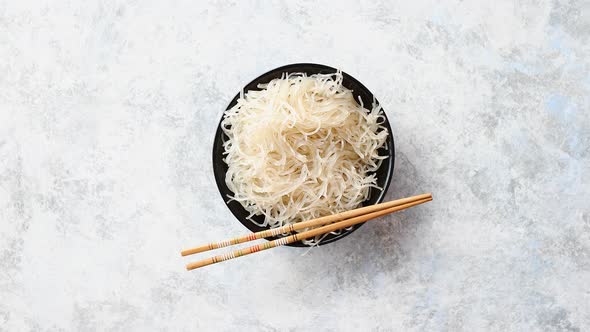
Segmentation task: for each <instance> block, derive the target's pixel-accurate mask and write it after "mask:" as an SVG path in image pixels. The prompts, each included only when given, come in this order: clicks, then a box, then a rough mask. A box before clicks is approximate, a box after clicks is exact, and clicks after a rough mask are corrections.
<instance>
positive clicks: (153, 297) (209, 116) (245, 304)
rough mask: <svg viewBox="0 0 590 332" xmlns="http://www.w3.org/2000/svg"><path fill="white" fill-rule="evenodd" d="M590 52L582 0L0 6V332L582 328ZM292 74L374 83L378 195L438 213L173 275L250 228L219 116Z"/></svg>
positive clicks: (413, 213) (589, 244)
mask: <svg viewBox="0 0 590 332" xmlns="http://www.w3.org/2000/svg"><path fill="white" fill-rule="evenodd" d="M589 45H590V3H589V2H587V1H586V2H584V1H571V2H562V1H555V2H547V1H514V2H510V1H477V2H476V1H458V2H451V1H448V2H447V1H445V2H444V3H443V2H440V1H437V0H431V1H399V2H397V3H393V2H388V1H383V2H379V1H360V2H358V1H341V2H334V5H330V6H328V5H326V4H319V3H314V2H311V1H283V2H268V1H235V2H231V1H217V2H211V3H206V2H202V1H180V2H178V1H104V2H103V1H89V2H81V1H59V2H45V1H35V2H30V3H26V2H21V1H2V2H0V59H1V61H0V331H27V330H33V331H60V330H78V331H93V330H96V331H103V330H120V331H130V330H135V331H150V330H170V331H180V330H192V331H208V330H211V331H213V330H215V331H311V330H314V331H399V330H423V331H433V330H434V331H436V330H441V331H444V330H450V331H459V330H465V331H473V330H496V331H504V330H521V331H540V330H545V331H584V330H586V331H588V330H589V329H590V304H589V303H590V208H589V206H590V97H589V96H590V75H589V72H590V46H589ZM294 62H317V63H323V64H327V65H331V66H336V67H340V68H341V69H343V70H344V71H346V72H348V73H350V74H351V75H353V76H355V77H356V78H358V79H359V80H360V81H361V82H363V83H364V84H365V85H366V86H367V87H369V88H370V89H371V90H372V91H373V92H374V94H375V95H376V96H377V98H379V99H380V101H381V102H382V104H383V106H384V108H385V110H386V111H387V114H388V116H389V117H390V119H391V122H392V127H393V130H394V134H395V139H396V148H397V155H396V162H395V167H396V168H395V174H394V179H393V182H392V185H391V188H390V190H389V193H388V197H389V198H391V199H393V198H399V197H405V196H409V195H413V194H418V193H422V192H429V191H431V192H433V193H434V196H435V200H434V201H433V202H432V203H429V204H427V205H424V206H421V207H417V208H414V209H412V210H409V211H406V212H403V213H398V214H396V215H394V216H392V217H390V218H389V219H388V220H387V221H385V220H382V221H380V222H374V223H371V224H368V225H366V226H364V227H362V228H361V229H360V230H359V231H357V232H356V233H355V234H353V235H351V236H349V237H347V238H345V239H343V240H341V241H338V242H336V243H333V244H330V245H326V246H324V247H320V248H315V249H313V250H310V251H309V252H306V250H302V249H294V248H280V249H276V250H271V251H268V252H265V253H259V254H256V255H254V256H250V257H247V258H240V259H238V260H235V261H233V262H231V263H225V264H218V265H215V266H210V267H208V268H205V269H202V270H197V271H193V272H191V273H189V272H186V271H184V264H186V263H187V262H188V260H185V259H182V258H181V257H180V256H179V250H180V249H182V248H185V247H188V246H191V245H194V244H201V243H203V242H208V241H210V240H218V239H222V238H224V237H226V236H227V235H228V234H232V235H233V234H241V233H244V231H245V228H244V227H243V226H242V225H241V224H239V223H238V222H237V221H236V220H235V219H234V217H233V216H232V215H231V214H230V212H229V210H228V209H227V208H226V207H225V205H224V204H223V201H222V199H221V197H220V196H219V194H218V192H217V190H216V186H215V183H214V179H213V173H212V167H211V162H210V159H211V158H210V153H211V146H212V140H213V134H214V131H215V127H216V125H217V122H218V120H219V118H220V116H221V114H222V111H223V109H224V107H225V106H226V105H227V103H228V102H229V100H230V99H231V98H232V97H233V95H234V94H235V93H236V92H237V91H238V90H239V89H240V87H241V86H243V85H244V84H245V83H247V82H249V81H250V80H251V79H253V78H255V77H256V76H258V75H259V74H261V73H262V72H265V71H267V70H270V69H272V68H275V67H278V66H281V65H284V64H288V63H294Z"/></svg>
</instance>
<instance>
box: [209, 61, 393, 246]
mask: <svg viewBox="0 0 590 332" xmlns="http://www.w3.org/2000/svg"><path fill="white" fill-rule="evenodd" d="M335 72H336V69H335V68H332V67H329V66H325V65H320V64H314V63H296V64H291V65H286V66H282V67H279V68H276V69H273V70H271V71H269V72H266V73H264V74H262V75H260V76H258V77H257V78H255V79H254V80H253V81H252V82H250V83H248V84H247V85H246V86H245V87H244V88H243V91H244V92H246V91H248V90H260V89H259V88H258V84H263V83H268V82H270V81H271V80H273V79H275V78H281V75H283V74H284V73H306V74H307V75H313V74H331V73H335ZM342 76H343V81H342V84H343V85H344V86H345V87H346V88H348V89H350V90H352V92H353V94H354V96H355V99H356V100H358V98H359V97H360V98H361V99H362V101H363V104H364V105H372V103H373V100H375V102H377V103H378V101H377V100H376V99H374V96H373V94H372V93H371V91H369V89H367V88H366V87H365V86H364V85H363V84H361V83H360V82H359V81H358V80H356V79H355V78H354V77H352V76H350V75H348V74H347V73H345V72H342ZM239 97H240V93H239V92H238V93H237V94H236V96H235V97H234V98H233V99H232V100H231V102H230V103H229V105H228V106H227V108H226V110H227V109H230V108H232V107H233V106H234V105H236V103H237V101H238V98H239ZM222 120H223V116H222V118H221V120H220V121H219V124H218V126H217V132H216V133H215V140H214V142H213V172H214V174H215V182H216V183H217V187H218V188H219V193H220V194H221V197H222V198H223V201H224V202H225V204H226V205H227V207H228V208H229V210H230V211H231V212H232V213H233V215H234V216H235V217H236V218H237V219H238V220H239V221H240V222H241V223H242V224H243V225H244V226H246V228H248V229H249V230H250V231H252V232H260V231H264V230H267V229H269V227H261V226H258V225H256V224H255V223H253V222H252V221H250V220H249V219H247V216H248V215H249V213H248V212H247V211H246V210H245V209H244V208H243V207H242V205H241V204H240V203H239V202H236V201H232V200H230V199H229V197H228V195H231V194H232V192H231V191H230V190H229V189H228V188H227V185H226V184H225V174H226V173H227V169H228V166H227V164H226V163H225V162H224V161H223V152H224V148H223V142H224V141H226V140H227V139H228V137H227V136H226V135H225V133H224V132H223V130H222V129H221V121H222ZM383 125H384V126H385V128H387V130H388V132H389V135H388V136H387V141H386V143H385V144H386V147H387V148H382V149H381V150H380V151H379V154H381V155H385V154H387V155H388V156H389V158H387V159H385V160H384V161H383V163H382V164H381V167H380V168H379V169H378V170H377V171H376V172H375V173H376V177H377V185H378V186H379V187H381V188H383V190H382V191H380V190H376V189H374V188H371V189H370V192H369V198H368V199H367V200H366V201H364V202H363V206H366V205H373V204H377V203H380V202H382V201H383V199H384V197H385V194H386V193H387V189H388V187H389V183H390V182H391V177H392V175H393V165H394V158H395V149H394V143H393V133H392V131H391V126H390V125H389V121H388V119H387V116H385V122H384V123H383ZM252 219H255V220H256V221H258V222H262V220H263V217H261V216H253V217H252ZM362 225H363V224H358V225H355V226H353V227H352V228H351V229H350V230H343V231H341V232H340V233H339V234H328V235H327V236H326V237H324V239H323V240H322V241H321V242H320V244H321V245H323V244H327V243H331V242H334V241H336V240H339V239H341V238H343V237H345V236H347V235H349V234H350V233H352V232H354V231H355V230H356V229H358V228H359V227H360V226H362ZM275 238H276V237H269V238H266V239H267V240H274V239H275ZM288 246H291V247H307V245H305V244H303V243H301V242H296V243H292V244H288Z"/></svg>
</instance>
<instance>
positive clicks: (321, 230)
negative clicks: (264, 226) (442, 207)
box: [186, 195, 432, 271]
mask: <svg viewBox="0 0 590 332" xmlns="http://www.w3.org/2000/svg"><path fill="white" fill-rule="evenodd" d="M431 200H432V196H431V195H430V197H427V198H423V199H418V200H414V201H411V202H409V203H405V204H401V205H397V206H393V207H390V208H386V209H384V210H380V211H375V212H371V213H367V214H363V215H360V216H356V217H353V218H350V219H347V220H344V221H340V222H336V223H333V224H330V225H326V226H322V227H318V228H315V229H312V230H309V231H305V232H302V233H297V234H292V235H289V236H286V237H283V238H280V239H277V240H273V241H269V242H266V243H263V244H258V245H255V246H251V247H248V248H246V249H239V250H235V251H232V252H228V253H226V254H223V255H218V256H214V257H210V258H207V259H203V260H200V261H197V262H193V263H190V264H188V265H187V266H186V269H187V270H188V271H190V270H193V269H196V268H200V267H203V266H207V265H211V264H215V263H219V262H223V261H226V260H230V259H234V258H237V257H240V256H245V255H249V254H253V253H256V252H259V251H262V250H266V249H270V248H274V247H278V246H283V245H286V244H289V243H294V242H297V241H301V240H305V239H309V238H312V237H314V236H317V235H321V234H325V233H329V232H333V231H336V230H339V229H343V228H347V227H350V226H353V225H356V224H360V223H363V222H366V221H369V220H371V219H374V218H377V217H381V216H384V215H386V214H390V213H393V212H396V211H400V210H403V209H406V208H409V207H412V206H416V205H419V204H422V203H426V202H429V201H431Z"/></svg>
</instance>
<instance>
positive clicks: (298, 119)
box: [222, 72, 388, 228]
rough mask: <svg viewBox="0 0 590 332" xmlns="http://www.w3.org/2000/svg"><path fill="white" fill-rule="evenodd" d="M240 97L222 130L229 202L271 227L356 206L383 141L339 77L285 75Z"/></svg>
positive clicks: (377, 117)
mask: <svg viewBox="0 0 590 332" xmlns="http://www.w3.org/2000/svg"><path fill="white" fill-rule="evenodd" d="M259 88H261V89H262V90H260V91H253V90H251V91H247V92H246V93H242V94H240V98H239V100H238V103H237V104H236V106H234V107H233V108H231V109H229V110H227V111H226V112H225V114H224V119H223V121H222V128H223V130H224V132H225V134H226V135H227V136H228V138H229V139H228V140H227V141H226V142H224V148H225V154H226V157H225V159H224V160H225V162H226V163H227V165H228V171H227V174H226V178H225V182H226V184H227V187H228V188H229V189H230V190H231V191H232V192H233V193H234V195H233V197H232V199H234V200H236V201H238V202H240V203H241V204H242V206H243V207H244V209H246V210H247V211H248V212H249V213H250V217H251V216H254V215H263V216H264V222H263V223H262V225H261V226H270V227H272V228H275V227H280V226H284V225H285V224H288V223H292V222H299V221H302V220H309V219H313V218H317V217H320V216H325V215H329V214H334V213H338V212H342V211H347V210H351V209H354V208H356V207H358V206H359V205H360V204H361V203H362V202H363V201H365V200H366V199H367V198H368V197H369V189H370V188H371V187H373V188H376V189H380V188H378V187H377V185H376V180H377V179H376V177H375V175H374V174H371V173H372V172H374V171H376V170H377V169H378V168H379V166H380V165H381V162H382V160H383V159H385V158H387V156H380V155H379V154H378V151H377V150H378V149H379V148H381V147H383V146H384V145H385V141H386V138H387V135H388V132H387V130H386V129H385V127H384V126H383V125H382V123H383V120H384V118H383V115H382V114H381V108H380V106H379V105H373V108H372V109H371V110H367V109H365V108H364V107H363V106H362V101H361V105H359V104H358V103H357V102H356V101H355V100H354V96H353V94H352V91H351V90H349V89H347V88H345V87H343V86H342V74H341V73H340V72H338V73H335V74H330V75H312V76H306V75H305V74H300V73H297V74H289V75H285V76H283V78H281V79H275V80H272V81H271V82H269V83H268V84H261V85H259Z"/></svg>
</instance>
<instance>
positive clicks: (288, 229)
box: [180, 193, 432, 256]
mask: <svg viewBox="0 0 590 332" xmlns="http://www.w3.org/2000/svg"><path fill="white" fill-rule="evenodd" d="M425 198H432V194H430V193H428V194H422V195H416V196H412V197H407V198H402V199H397V200H394V201H389V202H385V203H381V204H376V205H370V206H365V207H362V208H358V209H354V210H350V211H346V212H342V213H337V214H334V215H330V216H325V217H321V218H317V219H312V220H308V221H303V222H299V223H295V224H291V225H287V226H283V227H278V228H274V229H269V230H265V231H261V232H256V233H252V234H248V235H243V236H240V237H236V238H233V239H230V240H223V241H220V242H211V243H209V244H205V245H202V246H200V247H195V248H191V249H186V250H183V251H182V252H181V253H180V254H181V255H182V256H188V255H192V254H197V253H200V252H204V251H209V250H213V249H218V248H223V247H227V246H230V245H234V244H239V243H244V242H249V241H254V240H258V239H262V238H266V237H271V236H276V235H279V234H284V233H292V232H294V231H298V230H300V229H304V228H309V227H316V226H321V225H325V224H329V223H332V222H335V221H340V220H345V219H348V218H353V217H357V216H360V215H363V214H367V213H371V212H375V211H380V210H383V209H387V208H390V207H394V206H399V205H402V204H405V203H408V202H413V201H416V200H419V199H425Z"/></svg>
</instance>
